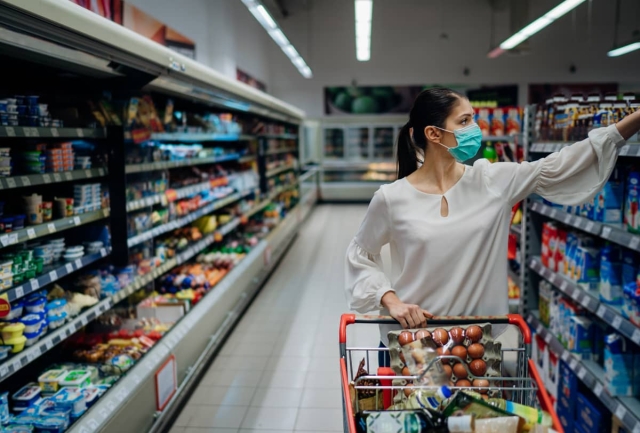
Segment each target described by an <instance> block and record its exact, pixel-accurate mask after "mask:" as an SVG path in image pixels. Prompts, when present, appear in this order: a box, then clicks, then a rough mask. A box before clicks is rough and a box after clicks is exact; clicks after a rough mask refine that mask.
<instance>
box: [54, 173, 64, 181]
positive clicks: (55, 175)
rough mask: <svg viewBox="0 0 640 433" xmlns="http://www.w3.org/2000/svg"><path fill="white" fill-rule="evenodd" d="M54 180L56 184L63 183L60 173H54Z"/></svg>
mask: <svg viewBox="0 0 640 433" xmlns="http://www.w3.org/2000/svg"><path fill="white" fill-rule="evenodd" d="M53 180H54V181H56V182H62V176H60V173H53Z"/></svg>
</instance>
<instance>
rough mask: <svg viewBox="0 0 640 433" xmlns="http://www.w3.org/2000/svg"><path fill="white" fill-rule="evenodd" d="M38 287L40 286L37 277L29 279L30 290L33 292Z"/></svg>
mask: <svg viewBox="0 0 640 433" xmlns="http://www.w3.org/2000/svg"><path fill="white" fill-rule="evenodd" d="M39 288H40V281H38V279H37V278H34V279H33V280H31V291H32V292H35V291H36V290H38V289H39Z"/></svg>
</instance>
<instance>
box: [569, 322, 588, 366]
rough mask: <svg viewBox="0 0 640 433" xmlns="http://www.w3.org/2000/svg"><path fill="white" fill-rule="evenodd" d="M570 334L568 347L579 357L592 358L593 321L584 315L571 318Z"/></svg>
mask: <svg viewBox="0 0 640 433" xmlns="http://www.w3.org/2000/svg"><path fill="white" fill-rule="evenodd" d="M569 320H570V334H569V341H568V342H567V349H568V350H569V351H571V352H572V353H574V354H575V355H576V356H577V357H578V358H581V359H584V360H591V357H592V353H593V347H592V342H593V322H592V321H591V320H589V319H587V318H586V317H584V316H573V317H571V318H570V319H569Z"/></svg>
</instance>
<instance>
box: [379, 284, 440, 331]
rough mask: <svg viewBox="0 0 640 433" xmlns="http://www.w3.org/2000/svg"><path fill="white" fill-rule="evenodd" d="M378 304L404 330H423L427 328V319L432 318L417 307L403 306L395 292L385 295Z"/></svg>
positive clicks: (411, 305)
mask: <svg viewBox="0 0 640 433" xmlns="http://www.w3.org/2000/svg"><path fill="white" fill-rule="evenodd" d="M380 303H381V304H382V306H383V307H385V308H386V309H387V310H389V314H390V315H391V317H393V318H394V319H396V320H397V321H398V322H400V325H402V327H403V328H404V329H410V328H413V329H415V328H424V327H426V326H427V319H430V318H432V317H433V315H432V314H431V313H429V312H428V311H425V310H423V309H422V308H420V306H419V305H414V304H405V303H404V302H402V301H401V300H400V298H398V296H397V295H396V294H395V292H387V293H385V294H384V296H383V297H382V299H381V300H380Z"/></svg>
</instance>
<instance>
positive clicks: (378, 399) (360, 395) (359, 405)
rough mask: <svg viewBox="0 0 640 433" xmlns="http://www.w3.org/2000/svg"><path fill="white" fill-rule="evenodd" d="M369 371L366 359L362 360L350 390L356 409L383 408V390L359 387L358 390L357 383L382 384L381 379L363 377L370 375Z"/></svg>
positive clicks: (367, 384)
mask: <svg viewBox="0 0 640 433" xmlns="http://www.w3.org/2000/svg"><path fill="white" fill-rule="evenodd" d="M368 375H369V372H368V371H367V370H366V368H365V360H364V359H362V361H360V365H359V366H358V373H357V374H356V377H355V379H354V382H352V383H351V384H350V385H349V392H350V394H351V402H352V403H353V407H354V410H356V411H358V410H377V409H382V408H383V400H382V392H380V390H376V389H359V390H357V391H356V389H355V384H356V383H357V385H358V386H380V381H379V380H376V379H362V378H363V377H365V376H368Z"/></svg>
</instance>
